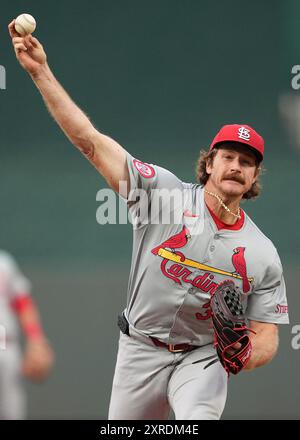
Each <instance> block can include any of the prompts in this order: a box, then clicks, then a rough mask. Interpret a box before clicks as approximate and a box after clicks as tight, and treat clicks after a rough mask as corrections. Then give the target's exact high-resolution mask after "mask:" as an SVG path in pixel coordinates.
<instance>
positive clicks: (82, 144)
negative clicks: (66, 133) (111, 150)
mask: <svg viewBox="0 0 300 440" xmlns="http://www.w3.org/2000/svg"><path fill="white" fill-rule="evenodd" d="M71 142H72V143H73V144H74V145H75V146H76V148H78V150H79V151H80V152H81V153H82V154H83V155H84V156H85V157H86V158H87V159H89V160H93V159H94V156H95V143H94V136H93V129H90V128H89V129H87V130H82V131H80V132H78V133H75V134H74V135H73V136H72V138H71Z"/></svg>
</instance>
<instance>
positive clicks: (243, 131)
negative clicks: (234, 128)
mask: <svg viewBox="0 0 300 440" xmlns="http://www.w3.org/2000/svg"><path fill="white" fill-rule="evenodd" d="M238 132H239V134H238V137H239V138H240V139H244V141H250V137H251V136H250V130H248V128H246V127H240V128H239V129H238Z"/></svg>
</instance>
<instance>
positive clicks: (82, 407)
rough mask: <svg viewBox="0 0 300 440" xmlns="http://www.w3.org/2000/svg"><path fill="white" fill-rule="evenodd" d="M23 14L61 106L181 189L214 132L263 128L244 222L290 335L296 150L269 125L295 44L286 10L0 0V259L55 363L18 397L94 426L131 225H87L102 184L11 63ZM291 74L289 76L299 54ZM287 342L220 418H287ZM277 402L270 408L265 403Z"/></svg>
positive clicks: (102, 402) (266, 5)
mask: <svg viewBox="0 0 300 440" xmlns="http://www.w3.org/2000/svg"><path fill="white" fill-rule="evenodd" d="M287 5H288V3H287ZM286 7H287V6H286ZM24 8H25V9H24ZM22 12H28V13H31V14H32V15H33V16H34V17H35V18H36V20H37V30H36V36H37V37H38V38H39V39H40V40H41V42H42V43H43V45H44V47H45V48H46V51H47V54H48V61H49V64H50V66H51V67H52V69H53V70H54V72H55V73H56V75H57V77H58V79H59V80H60V82H61V83H62V84H63V85H64V86H65V87H66V89H67V90H68V91H69V93H70V94H71V96H72V97H73V99H74V100H75V101H76V102H77V103H78V104H79V105H80V106H81V107H82V108H83V109H84V110H85V111H86V113H87V114H88V115H89V117H90V118H91V119H92V121H93V122H94V124H95V125H96V126H97V127H98V128H99V129H100V130H102V131H103V132H105V133H107V134H109V135H111V136H112V137H114V138H115V139H117V140H118V141H119V142H120V143H121V144H122V145H123V146H124V147H125V148H126V149H128V150H129V151H130V152H131V153H132V154H133V155H134V156H136V157H138V158H140V159H142V160H145V161H147V162H152V163H158V164H160V165H162V166H164V167H166V168H168V169H170V170H171V171H173V172H175V173H176V174H177V175H178V176H179V177H180V178H182V179H183V180H185V181H191V180H193V178H194V164H195V161H196V159H197V155H198V152H199V149H200V148H203V147H207V146H208V144H209V143H210V141H211V140H212V138H213V137H214V135H215V133H216V131H217V130H218V129H219V128H220V126H222V125H223V124H226V123H234V122H238V123H239V122H241V123H246V124H250V125H253V126H254V127H255V128H256V129H257V130H258V131H259V132H261V134H262V135H263V136H264V137H265V141H266V160H265V167H266V169H267V173H266V174H265V176H264V177H263V184H264V192H263V194H262V196H261V197H260V198H259V199H258V200H257V201H256V202H255V203H252V202H248V204H247V207H246V210H247V212H248V213H249V215H250V216H251V217H252V218H253V219H254V221H255V222H256V223H257V224H258V225H259V227H261V229H262V230H263V231H264V232H265V233H266V235H268V236H269V237H270V238H271V239H272V240H273V242H274V243H275V245H276V246H277V248H278V250H279V253H280V255H281V258H282V261H283V264H284V267H285V269H286V277H287V283H288V288H289V292H288V293H289V301H290V305H292V306H293V307H292V316H291V317H292V320H293V323H297V319H298V321H299V317H298V315H297V312H296V310H297V306H298V307H299V305H300V304H299V299H298V298H297V294H298V292H297V290H296V288H295V289H294V286H296V285H297V284H296V275H295V273H297V269H299V251H298V249H299V246H300V234H299V233H298V232H295V233H292V227H291V222H292V221H294V222H295V223H296V224H298V220H299V217H300V215H299V214H300V208H299V205H298V203H297V202H296V200H297V195H298V189H299V183H298V179H297V178H296V176H298V175H299V171H298V170H299V154H298V153H297V151H296V150H294V149H292V146H291V145H290V143H289V142H288V141H287V139H286V137H285V132H284V131H283V129H282V126H281V124H280V120H279V117H278V98H279V96H280V94H281V93H284V92H285V91H286V90H288V89H289V87H290V79H291V76H290V69H291V66H290V61H291V58H292V57H287V56H286V51H285V49H286V45H287V44H289V42H290V41H291V39H292V37H291V36H289V37H287V36H286V33H285V29H286V23H287V21H286V20H289V17H290V15H289V14H288V13H287V12H286V9H284V7H283V2H280V1H279V0H268V1H264V2H261V1H258V0H254V1H252V2H249V1H245V0H242V1H237V0H231V1H226V2H222V1H215V2H210V1H208V0H203V1H200V0H198V1H196V0H185V1H183V0H180V1H179V0H160V1H159V0H154V1H151V2H150V1H146V0H123V1H122V0H110V1H108V0H106V1H102V0H99V1H96V0H91V1H88V2H86V3H82V2H81V1H78V0H73V1H71V0H61V2H59V3H58V2H55V3H53V2H50V1H47V2H38V1H33V0H28V1H27V2H26V5H24V2H21V1H18V0H16V1H14V2H13V3H11V2H8V1H7V0H4V1H2V2H1V16H0V33H1V35H0V64H1V65H3V66H5V68H6V73H7V89H6V90H0V111H1V127H0V130H1V143H0V170H1V173H0V184H1V191H0V206H1V216H0V231H1V247H2V248H4V249H7V250H9V251H10V252H11V253H12V254H13V255H14V256H15V257H16V258H17V259H18V261H19V262H20V265H21V266H22V267H23V269H24V271H25V272H26V273H27V275H28V276H29V277H30V278H31V280H32V282H33V285H34V295H35V297H36V299H37V302H38V304H39V305H40V308H41V313H42V315H43V320H44V322H45V326H46V329H47V332H48V334H49V338H50V339H51V340H52V342H53V345H54V347H55V349H56V351H57V365H56V370H55V372H54V374H53V376H52V378H51V379H50V381H49V382H48V384H46V385H44V386H43V387H34V386H29V388H28V390H29V398H30V406H29V412H30V417H32V418H36V417H37V418H38V417H46V418H64V417H66V418H76V417H77V418H90V417H97V418H101V417H103V418H105V417H106V411H107V406H108V399H109V392H110V382H111V379H112V375H113V368H114V361H115V355H116V349H117V336H118V332H117V328H116V325H115V321H116V314H117V312H118V311H119V310H120V309H121V308H122V307H123V306H124V304H125V298H126V285H127V275H128V271H129V266H130V257H131V235H132V232H131V227H130V225H119V226H117V225H107V226H100V225H98V224H97V222H96V210H97V207H98V206H99V202H96V193H97V191H98V190H99V189H101V188H103V187H105V186H106V184H105V182H104V180H103V179H102V177H101V176H99V175H98V174H97V172H96V171H95V170H94V169H93V168H92V167H91V165H90V164H89V163H88V162H86V161H85V160H84V159H83V158H82V157H81V155H80V153H79V152H77V150H75V149H74V148H73V147H72V145H71V144H70V143H69V142H68V140H67V139H66V138H65V137H64V135H63V134H62V133H61V132H60V130H59V129H58V128H57V126H56V125H55V123H54V122H53V120H52V119H51V118H50V117H49V115H48V114H47V111H46V110H45V108H44V104H43V102H42V100H41V98H40V96H39V94H38V92H37V91H36V90H35V88H34V86H33V84H32V83H31V80H30V79H29V78H28V75H27V74H25V73H24V72H23V71H22V69H21V68H20V66H19V65H18V64H17V62H16V60H15V57H14V53H13V50H12V47H11V43H10V39H9V37H8V34H7V30H6V27H7V24H8V22H9V21H10V20H11V19H12V18H13V17H15V16H17V15H18V14H19V13H22ZM296 13H298V14H299V10H297V12H296ZM293 17H294V19H295V12H293ZM294 63H295V64H300V59H299V54H298V59H295V61H294ZM299 93H300V92H299ZM290 339H291V337H290V327H288V326H287V327H285V328H284V329H283V344H282V351H281V352H280V354H279V355H278V358H276V360H274V362H273V363H272V364H271V366H268V367H265V368H264V369H263V370H260V371H257V372H255V373H253V374H252V377H251V378H250V376H248V375H245V377H244V376H243V377H240V378H238V379H237V381H235V382H234V384H233V391H232V393H231V394H230V400H229V402H228V407H227V408H226V411H225V413H224V417H227V418H230V417H231V418H234V417H250V418H255V417H259V416H260V417H261V418H263V417H264V415H265V416H266V417H271V418H272V417H274V418H275V417H280V414H282V415H283V416H285V417H288V416H293V417H296V415H297V409H296V408H299V397H298V396H297V395H296V387H295V381H296V380H297V381H298V383H299V379H297V378H296V377H295V378H294V379H293V380H290V379H285V380H290V382H288V383H286V382H285V381H284V380H283V376H284V377H285V375H284V373H283V372H282V371H281V369H282V363H283V362H284V357H283V354H284V355H285V357H286V356H289V357H290V359H291V366H292V365H294V362H299V356H300V353H299V354H298V353H297V352H295V351H293V350H291V349H290V348H289V345H290ZM290 368H292V367H290ZM293 374H294V372H293V371H292V372H291V374H290V375H289V378H290V377H291V376H292V377H293ZM240 382H242V383H240ZM237 384H239V388H241V387H243V390H244V391H243V395H247V392H248V395H249V392H250V398H249V399H248V401H249V400H250V403H249V402H248V403H249V406H250V409H249V407H248V405H246V406H247V408H246V407H245V412H243V411H244V410H243V409H241V405H240V400H239V399H240V394H241V391H240V389H238V388H237ZM255 386H257V389H259V387H262V386H265V387H268V386H269V387H270V389H272V390H273V391H272V392H273V395H272V397H270V396H271V395H270V394H268V393H266V395H265V396H264V398H262V397H260V399H262V400H260V402H261V407H258V406H257V405H254V404H253V405H251V398H252V399H253V402H257V400H255V399H257V396H256V395H255V393H254V394H253V389H254V388H255ZM253 387H254V388H253ZM275 387H276V389H274V388H275ZM251 390H252V395H251ZM275 392H277V393H278V397H279V394H280V397H281V398H282V399H283V400H282V403H281V404H280V403H278V405H277V406H276V407H274V406H272V405H273V404H272V402H274V393H275ZM251 396H252V397H251ZM283 397H284V398H283ZM298 415H299V411H298Z"/></svg>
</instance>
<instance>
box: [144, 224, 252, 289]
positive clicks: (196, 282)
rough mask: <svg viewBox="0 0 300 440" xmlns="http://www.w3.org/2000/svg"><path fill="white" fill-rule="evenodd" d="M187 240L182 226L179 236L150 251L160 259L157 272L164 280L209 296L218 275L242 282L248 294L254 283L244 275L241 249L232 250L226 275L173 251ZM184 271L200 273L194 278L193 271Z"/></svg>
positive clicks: (187, 232)
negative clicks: (229, 268)
mask: <svg viewBox="0 0 300 440" xmlns="http://www.w3.org/2000/svg"><path fill="white" fill-rule="evenodd" d="M189 240H191V234H190V231H189V230H188V228H187V227H186V226H183V228H182V230H181V232H179V233H177V234H175V235H172V236H171V237H170V238H168V239H167V240H165V241H164V242H163V243H161V244H160V245H159V246H156V247H155V248H153V249H152V250H151V252H152V254H154V255H157V256H159V257H161V258H162V262H161V271H162V273H163V275H164V276H166V277H167V278H170V279H172V280H173V281H174V282H175V283H178V284H182V283H183V282H184V283H188V284H191V285H192V286H193V287H196V288H197V289H200V290H202V291H203V292H206V293H207V292H209V293H210V294H211V295H212V294H213V293H214V291H215V289H216V288H217V286H218V283H217V282H215V281H214V275H215V274H219V275H224V276H225V277H231V278H235V279H238V280H240V281H242V286H243V292H244V293H248V292H249V290H250V289H251V283H253V281H254V279H253V277H248V275H247V266H246V260H245V255H244V254H245V250H246V248H245V247H242V246H240V247H237V248H235V249H233V255H232V258H231V261H232V264H233V267H234V271H232V272H228V271H225V270H222V269H219V268H216V267H212V266H208V265H206V264H203V263H201V262H199V261H196V260H191V259H188V258H186V257H185V255H184V254H183V253H182V252H181V251H178V250H177V249H178V248H183V247H184V246H186V244H187V243H188V241H189ZM188 268H192V269H198V270H200V271H203V272H204V273H203V274H201V275H200V274H197V275H196V276H195V273H194V271H192V270H190V269H188Z"/></svg>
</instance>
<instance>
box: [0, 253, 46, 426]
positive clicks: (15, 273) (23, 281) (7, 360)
mask: <svg viewBox="0 0 300 440" xmlns="http://www.w3.org/2000/svg"><path fill="white" fill-rule="evenodd" d="M30 290H31V287H30V282H29V281H28V280H27V278H25V276H24V275H23V274H22V272H21V271H20V269H19V267H18V265H17V264H16V262H15V260H14V258H13V257H12V256H11V255H9V254H8V253H6V252H4V251H2V250H0V330H1V331H0V420H19V419H25V418H26V416H27V414H26V412H27V411H26V407H27V404H26V392H25V383H24V379H25V378H27V379H30V380H31V381H34V382H42V381H43V380H45V379H46V378H47V376H48V374H49V373H50V371H51V369H52V366H53V362H54V352H53V350H52V348H51V346H50V344H49V342H48V341H47V339H46V337H45V335H44V331H43V328H42V324H41V320H40V316H39V311H38V308H37V306H36V304H35V303H34V300H33V299H32V297H31V294H30ZM18 327H20V328H21V329H22V333H23V335H24V342H25V347H24V353H22V348H21V340H20V339H21V338H20V334H19V331H18V330H19V328H18Z"/></svg>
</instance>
